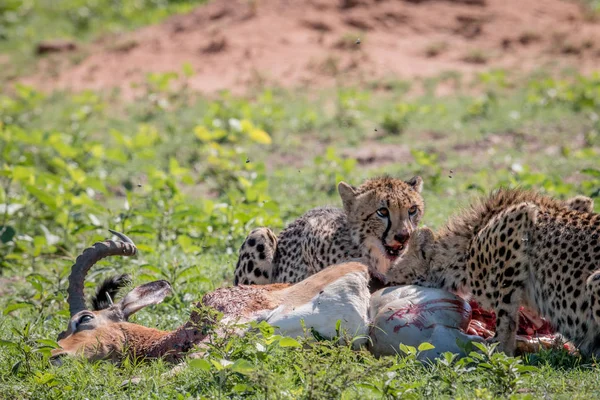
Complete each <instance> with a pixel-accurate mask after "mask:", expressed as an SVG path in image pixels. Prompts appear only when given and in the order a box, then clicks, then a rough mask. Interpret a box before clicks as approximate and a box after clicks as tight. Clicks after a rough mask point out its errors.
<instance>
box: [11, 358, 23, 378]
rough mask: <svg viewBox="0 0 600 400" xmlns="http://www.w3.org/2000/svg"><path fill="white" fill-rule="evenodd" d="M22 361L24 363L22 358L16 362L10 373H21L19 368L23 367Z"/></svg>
mask: <svg viewBox="0 0 600 400" xmlns="http://www.w3.org/2000/svg"><path fill="white" fill-rule="evenodd" d="M22 363H23V361H22V360H21V361H17V362H16V363H14V364H13V366H12V367H11V368H10V373H11V374H13V375H17V374H18V373H19V369H20V368H21V364H22Z"/></svg>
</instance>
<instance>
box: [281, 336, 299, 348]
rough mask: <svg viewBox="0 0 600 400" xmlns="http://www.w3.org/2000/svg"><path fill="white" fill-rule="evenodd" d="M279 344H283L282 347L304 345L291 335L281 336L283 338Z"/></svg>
mask: <svg viewBox="0 0 600 400" xmlns="http://www.w3.org/2000/svg"><path fill="white" fill-rule="evenodd" d="M279 346H281V347H302V345H301V344H300V343H299V342H298V341H297V340H296V339H292V338H291V337H284V338H281V340H280V341H279Z"/></svg>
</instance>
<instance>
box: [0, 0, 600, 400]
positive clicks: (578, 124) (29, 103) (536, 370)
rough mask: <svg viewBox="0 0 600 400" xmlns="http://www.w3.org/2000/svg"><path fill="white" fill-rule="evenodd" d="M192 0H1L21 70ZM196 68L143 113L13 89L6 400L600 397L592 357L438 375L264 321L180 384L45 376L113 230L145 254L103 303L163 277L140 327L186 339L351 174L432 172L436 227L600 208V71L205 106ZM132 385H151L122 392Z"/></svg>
mask: <svg viewBox="0 0 600 400" xmlns="http://www.w3.org/2000/svg"><path fill="white" fill-rule="evenodd" d="M195 3H198V2H196V1H179V2H175V1H171V2H168V1H164V2H159V1H150V0H140V1H137V2H119V1H106V0H97V1H95V2H94V1H91V0H87V1H83V0H70V1H64V2H60V3H56V2H50V1H39V2H25V1H14V2H8V3H2V5H1V6H0V21H4V22H5V21H7V20H9V21H11V20H14V16H15V15H17V16H18V17H19V19H18V23H10V24H7V23H6V22H5V23H3V24H0V26H2V29H3V30H2V31H1V32H0V36H3V37H4V38H5V39H0V53H6V54H10V55H11V57H15V60H21V61H22V62H23V61H26V60H28V58H27V57H31V52H32V48H33V47H32V46H33V44H34V43H35V42H36V41H37V40H39V39H41V38H45V37H47V36H48V35H50V34H52V35H53V36H64V37H78V38H83V39H85V40H88V39H91V38H93V37H95V35H97V34H98V33H101V32H106V31H107V30H109V31H110V30H119V29H130V28H133V27H135V26H139V25H141V24H146V23H150V22H154V21H157V20H159V19H160V18H163V17H164V16H166V15H168V14H171V13H173V12H179V11H185V10H187V9H188V8H189V7H191V6H192V5H193V4H195ZM53 4H59V5H58V6H55V5H53ZM1 7H4V8H1ZM81 7H88V8H90V9H91V10H93V11H94V12H93V13H91V14H88V15H89V21H87V22H85V23H81V22H80V21H79V18H80V17H79V16H74V15H75V14H73V13H76V11H75V10H80V9H81ZM130 7H133V8H131V9H130ZM142 8H143V9H144V10H145V12H144V13H139V12H137V10H140V9H142ZM15 10H16V11H15ZM66 11H68V12H66ZM146 11H147V12H146ZM11 13H13V14H11ZM14 13H17V14H14ZM49 21H52V24H49ZM45 29H48V30H49V31H46V30H45ZM2 40H4V41H2ZM19 57H21V58H19ZM14 65H17V66H18V65H19V63H18V62H16V64H14ZM182 67H183V66H182ZM15 71H16V70H15ZM13 72H14V71H13ZM190 73H191V72H190V71H189V70H188V69H187V68H185V67H183V69H182V71H176V72H175V73H173V74H157V75H154V76H152V77H151V78H149V80H148V82H147V85H146V95H145V96H142V97H141V98H140V99H138V100H136V101H135V102H133V103H127V104H124V103H122V102H120V100H119V98H118V97H111V96H110V95H99V94H96V93H93V92H84V93H80V94H69V93H55V94H51V95H43V94H41V93H38V92H36V91H35V90H34V89H32V88H27V87H22V86H16V88H15V90H14V93H13V92H11V94H10V95H8V94H4V95H0V310H2V314H1V315H0V348H1V349H2V350H0V398H7V399H9V398H35V399H38V398H84V397H87V398H114V397H117V398H132V397H137V398H154V397H156V398H158V397H160V398H189V397H200V398H204V397H268V398H339V397H343V398H381V397H391V398H393V397H408V398H429V397H442V398H465V399H471V398H495V397H510V396H513V397H515V398H539V397H542V396H544V397H546V396H547V397H558V398H567V397H568V398H582V399H588V398H593V397H598V395H597V388H598V386H599V383H600V374H599V373H598V370H597V368H596V367H595V364H594V363H593V362H592V361H590V360H581V359H579V358H577V357H574V356H569V355H568V354H565V353H563V352H558V351H553V352H544V353H542V354H538V355H535V356H531V357H528V358H526V359H520V358H508V357H505V356H503V355H501V354H491V353H488V354H487V355H478V354H474V355H472V356H471V357H470V358H466V359H463V360H456V359H453V358H451V357H449V358H447V359H443V360H440V361H437V362H435V363H433V364H432V365H422V364H420V363H418V362H417V361H416V359H415V354H414V351H413V350H412V349H404V350H405V352H407V353H408V355H407V356H406V357H384V358H381V359H375V358H373V357H372V356H371V355H369V354H368V353H366V352H365V351H359V352H357V351H352V350H350V349H349V348H346V347H340V346H334V345H332V344H331V343H327V342H315V341H313V340H310V338H305V339H300V343H301V344H302V345H303V347H302V348H298V347H296V346H294V344H295V343H294V342H290V341H280V340H279V339H278V338H276V337H273V336H272V332H271V331H270V329H269V328H268V327H265V326H262V327H261V328H262V329H260V330H259V331H258V333H256V334H253V335H249V336H247V337H244V338H228V339H226V340H223V341H220V342H218V343H215V344H214V346H213V347H212V348H211V350H210V351H209V356H208V358H207V360H208V362H206V363H205V362H199V361H196V362H191V363H190V364H191V365H190V367H189V368H187V369H186V370H184V371H183V372H182V373H181V374H179V375H177V376H175V377H168V376H161V374H163V373H165V372H167V371H169V370H170V366H169V365H166V364H164V363H162V362H160V361H157V362H149V363H148V362H141V361H136V360H126V361H125V362H124V363H122V364H121V365H114V364H110V363H106V362H98V363H87V362H85V361H83V360H77V359H71V360H67V362H66V365H64V366H62V367H60V368H57V367H53V366H51V365H49V363H48V353H49V351H50V348H52V347H53V346H54V345H55V343H53V340H54V339H55V338H56V335H57V334H58V332H60V331H62V330H63V329H64V327H65V325H66V323H67V320H68V312H67V310H66V293H65V291H66V285H67V274H68V272H69V267H70V265H71V264H72V262H73V260H74V259H75V257H76V256H77V254H79V253H80V252H81V251H82V250H83V248H85V247H87V246H89V245H91V244H92V243H94V242H95V241H97V240H101V239H104V238H106V237H107V229H108V228H114V229H118V230H120V231H123V232H126V233H127V234H128V235H130V236H131V237H132V238H133V239H134V240H135V241H136V243H137V244H138V247H139V249H140V254H139V255H138V256H137V257H136V258H134V259H111V260H110V261H104V262H101V263H99V265H97V266H96V267H95V268H94V270H93V271H92V272H91V273H90V275H89V277H88V282H89V288H88V291H90V292H91V290H92V287H93V286H94V284H97V283H98V282H100V281H101V280H102V279H104V278H105V277H107V276H109V275H111V274H115V273H122V272H128V273H130V274H131V275H132V276H133V279H134V282H135V283H136V284H138V283H143V282H148V281H151V280H155V279H161V278H164V279H167V280H169V281H170V282H171V283H172V285H173V287H174V290H175V293H174V294H173V295H172V296H171V297H169V298H168V299H167V300H166V301H165V302H164V303H163V304H161V305H159V306H155V307H151V308H149V309H146V310H143V311H141V312H140V313H139V314H138V315H136V316H135V317H134V318H133V320H134V321H135V322H138V323H140V324H144V325H147V326H157V327H159V328H163V329H171V328H174V327H176V326H178V325H179V324H181V323H182V322H183V321H185V320H186V318H187V315H188V314H189V310H190V307H191V305H192V303H193V302H194V300H198V299H200V298H201V296H202V294H203V293H206V292H207V291H210V290H212V289H213V288H215V287H218V286H220V285H223V284H231V282H232V278H233V270H234V264H235V261H236V252H237V249H238V248H239V246H240V245H241V243H242V241H243V238H244V236H245V235H246V233H247V232H248V231H249V230H250V229H252V228H254V227H256V226H261V225H266V226H270V227H272V228H274V229H276V230H279V229H281V228H282V227H283V226H284V225H285V224H286V223H287V222H289V221H291V220H293V219H294V218H296V217H297V216H299V215H300V214H302V213H303V212H305V211H306V210H308V209H309V208H311V207H314V206H318V205H325V204H333V205H340V201H339V199H338V196H337V194H336V189H335V188H336V184H337V182H339V181H340V180H345V181H347V182H349V183H352V184H359V183H360V182H361V181H362V180H364V179H365V178H367V177H370V176H374V175H378V174H383V173H387V174H390V175H394V176H399V177H403V178H409V177H411V176H413V175H415V174H420V175H422V176H423V178H424V180H425V191H424V196H425V199H426V202H427V211H426V216H425V221H424V222H425V224H427V225H429V226H432V227H439V226H440V225H441V224H442V223H443V222H444V221H445V220H446V219H447V218H448V217H449V216H450V215H451V214H452V213H453V212H456V210H457V208H459V207H460V206H461V205H464V204H466V203H467V202H468V201H469V200H470V199H472V198H473V197H475V196H478V195H480V194H481V193H484V192H486V191H488V190H490V189H492V188H495V187H498V186H499V185H511V186H516V185H520V186H524V187H531V188H535V189H537V190H540V191H543V192H547V193H549V194H552V195H555V196H558V197H561V198H565V197H568V196H572V195H575V194H585V195H588V196H592V197H595V198H596V200H597V201H596V204H597V206H596V210H597V211H600V207H599V206H598V204H600V201H598V198H599V197H600V170H599V169H598V162H597V160H598V157H599V152H600V123H599V122H598V114H597V110H598V109H600V77H598V76H588V77H584V76H579V75H577V74H565V75H564V76H562V77H561V78H551V77H549V76H546V75H544V74H543V73H539V74H535V75H533V76H531V77H528V78H526V79H523V78H517V77H513V76H510V75H507V74H505V73H504V72H502V71H491V72H489V73H486V74H482V75H481V76H479V77H478V78H477V79H475V80H474V81H473V82H462V78H461V77H460V76H459V75H457V74H447V75H446V76H442V77H440V78H439V79H434V80H428V81H426V82H422V83H419V82H417V83H413V84H412V85H413V88H414V86H415V85H420V84H423V88H422V89H423V90H416V91H415V92H424V93H425V94H424V95H422V96H418V97H415V96H408V95H407V92H408V91H409V87H410V86H411V85H410V84H407V83H406V82H387V83H386V84H385V85H384V86H385V87H387V89H385V90H383V89H381V87H382V86H381V82H374V83H373V85H372V87H369V88H368V89H365V88H359V87H344V88H334V89H327V90H321V91H318V92H310V93H307V92H301V91H292V92H289V91H283V90H280V89H277V88H273V89H270V90H263V91H260V92H257V93H255V94H254V95H252V96H248V97H245V98H237V97H233V96H230V95H228V94H226V93H224V94H221V95H219V96H217V97H215V98H211V99H207V98H202V97H199V96H198V95H197V94H196V93H193V92H191V91H189V90H187V89H184V90H177V91H174V90H171V85H170V83H172V82H173V81H174V80H177V81H180V83H185V79H186V77H188V76H189V74H190ZM0 79H3V77H0ZM444 79H451V80H455V81H456V82H457V86H458V87H459V89H458V91H457V92H456V93H455V94H454V95H452V96H448V97H443V98H436V97H434V96H433V95H432V94H431V93H434V92H435V90H434V89H435V85H436V84H438V83H439V82H440V81H441V80H444ZM184 87H185V85H184ZM461 88H463V89H465V90H462V89H461ZM418 89H421V88H418ZM472 93H479V94H478V95H473V94H472ZM389 145H395V146H397V147H394V148H397V149H399V150H398V152H399V154H400V156H398V158H397V159H396V161H394V162H389V161H385V160H383V159H378V158H377V157H375V159H374V160H370V161H368V160H367V161H368V162H366V163H365V164H359V163H358V162H357V161H356V160H355V159H354V158H353V157H352V156H350V157H344V156H342V154H350V155H352V154H357V152H358V151H360V150H363V151H364V148H371V147H376V148H379V149H381V148H384V149H385V148H386V146H389ZM290 344H292V346H290ZM221 360H229V361H231V362H233V364H231V365H228V366H223V363H222V362H221ZM225 364H227V363H225ZM132 377H141V378H143V379H142V381H141V383H140V384H138V385H132V384H129V385H127V384H126V385H124V386H122V385H121V384H122V382H124V381H126V380H128V379H130V378H132Z"/></svg>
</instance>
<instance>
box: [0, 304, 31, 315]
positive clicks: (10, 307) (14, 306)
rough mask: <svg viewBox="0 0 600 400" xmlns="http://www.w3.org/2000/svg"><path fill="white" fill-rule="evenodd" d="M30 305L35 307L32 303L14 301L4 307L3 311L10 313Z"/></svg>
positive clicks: (3, 312)
mask: <svg viewBox="0 0 600 400" xmlns="http://www.w3.org/2000/svg"><path fill="white" fill-rule="evenodd" d="M29 307H33V305H32V304H30V303H12V304H9V305H8V306H7V307H6V308H5V309H4V311H2V314H4V315H8V313H11V312H13V311H15V310H20V309H22V308H29Z"/></svg>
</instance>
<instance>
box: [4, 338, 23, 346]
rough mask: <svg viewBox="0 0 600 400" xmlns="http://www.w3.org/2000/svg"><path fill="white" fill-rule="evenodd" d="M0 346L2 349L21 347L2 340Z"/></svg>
mask: <svg viewBox="0 0 600 400" xmlns="http://www.w3.org/2000/svg"><path fill="white" fill-rule="evenodd" d="M0 346H2V347H19V345H18V344H16V343H14V342H11V341H10V340H4V339H0Z"/></svg>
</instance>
